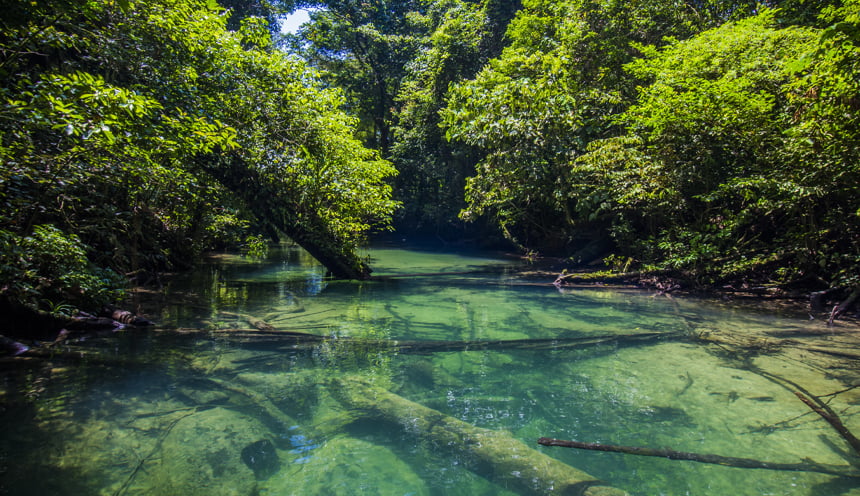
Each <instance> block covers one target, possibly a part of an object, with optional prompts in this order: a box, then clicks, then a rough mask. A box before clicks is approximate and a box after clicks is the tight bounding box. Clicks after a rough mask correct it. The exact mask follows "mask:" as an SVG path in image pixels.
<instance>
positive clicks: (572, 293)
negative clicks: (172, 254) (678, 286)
mask: <svg viewBox="0 0 860 496" xmlns="http://www.w3.org/2000/svg"><path fill="white" fill-rule="evenodd" d="M369 256H371V257H372V258H373V262H372V263H373V266H374V267H375V270H376V272H375V274H377V275H379V276H382V278H381V279H380V280H378V281H373V282H361V283H359V282H342V281H326V280H325V279H324V277H323V273H324V271H323V270H322V268H321V267H320V266H319V265H318V264H316V263H315V262H314V261H313V260H312V259H310V258H309V257H308V256H307V254H305V253H304V252H302V251H300V250H296V249H292V248H287V247H285V248H284V249H282V250H273V252H272V255H271V257H270V259H268V260H266V261H264V262H258V261H250V260H245V259H243V258H241V257H234V256H220V257H216V258H212V259H211V260H209V261H208V263H206V264H204V265H203V266H201V267H200V269H199V270H197V271H195V272H194V273H192V274H189V275H187V276H183V277H179V278H177V279H175V280H173V281H171V282H170V284H169V285H168V287H166V288H165V291H164V292H163V293H162V294H148V293H143V292H142V293H140V294H138V295H137V297H136V298H137V299H136V301H135V303H134V305H135V306H137V305H139V306H140V307H141V309H142V310H144V311H146V312H147V313H148V314H149V315H150V316H151V317H152V318H153V320H156V321H157V322H158V323H159V328H158V329H155V330H147V331H143V330H138V331H129V332H123V333H118V334H114V335H111V336H89V337H86V339H81V340H79V341H72V342H69V343H68V344H66V345H64V346H62V347H58V348H56V349H55V350H54V356H53V357H51V358H49V359H46V360H41V361H38V362H37V363H34V364H31V366H29V367H28V368H25V369H24V370H23V371H22V370H20V369H17V368H16V369H10V370H7V371H6V372H5V373H4V375H3V380H4V383H3V391H4V393H3V396H2V400H3V410H2V414H0V417H2V422H3V429H4V432H3V436H2V438H0V494H13V495H31V494H32V495H44V494H56V495H65V494H69V495H71V494H74V495H80V494H98V495H115V496H119V495H143V494H147V495H151V494H182V495H195V494H201V495H202V494H206V495H220V494H224V495H228V494H229V495H252V494H260V495H291V494H332V495H341V494H343V495H351V494H374V495H377V494H381V495H389V494H391V495H408V494H411V495H431V494H446V495H447V494H455V495H456V494H462V495H475V494H478V495H481V494H486V495H491V494H492V495H496V494H535V493H537V494H541V493H549V494H565V493H571V494H582V493H584V491H586V490H587V488H589V487H591V489H588V491H590V492H589V493H588V494H622V491H626V492H628V493H629V494H633V495H659V494H665V495H686V494H693V495H705V494H707V495H723V494H725V495H728V494H731V495H766V494H774V495H824V496H829V495H842V494H860V479H856V478H848V477H836V476H833V475H827V474H821V473H812V472H785V471H766V470H757V469H741V468H730V467H724V466H719V465H706V464H699V463H693V462H685V461H672V460H666V459H661V458H646V457H636V456H631V455H623V454H615V453H601V452H594V451H578V450H567V449H564V448H545V447H541V446H539V445H537V443H536V441H537V439H538V438H540V437H553V438H558V439H573V440H578V441H584V442H601V443H607V444H618V445H627V446H646V447H652V448H666V447H669V448H672V449H674V450H678V451H688V452H696V453H713V454H719V455H724V456H730V457H742V458H753V459H759V460H763V461H770V462H782V463H799V462H800V461H801V460H803V459H805V458H809V459H812V460H814V461H815V462H818V463H822V464H830V465H840V466H844V467H846V470H847V468H848V463H849V462H856V461H857V460H856V458H855V457H852V456H851V455H850V454H849V451H850V448H849V447H848V446H847V444H846V443H845V442H844V441H843V439H841V438H840V437H839V435H838V434H836V433H835V431H834V430H833V429H832V428H831V427H830V426H829V425H828V424H827V423H826V422H824V420H822V418H821V417H819V416H818V415H817V414H815V413H813V412H812V411H811V410H810V408H809V407H807V406H806V405H805V404H803V403H802V402H800V401H799V400H798V398H797V397H796V396H795V394H794V391H796V390H798V389H801V390H805V391H806V392H807V393H808V394H811V395H816V396H819V397H822V398H823V399H824V400H826V401H827V402H828V404H829V406H830V408H831V409H832V410H833V411H834V412H836V413H837V414H838V415H839V416H840V417H841V418H842V420H843V421H844V422H845V423H846V424H847V426H848V427H849V428H853V429H854V430H855V431H858V432H860V425H858V424H860V419H858V417H857V412H858V407H857V404H858V402H860V390H855V389H853V388H851V385H852V384H853V383H854V381H856V380H857V377H856V373H857V367H856V365H857V364H856V361H854V360H853V359H852V356H857V354H858V352H857V343H856V341H855V340H854V339H853V337H852V336H851V335H850V333H848V332H846V330H845V329H844V328H841V327H839V326H836V327H834V328H827V327H825V326H824V324H823V323H821V322H819V321H809V320H808V318H807V317H806V316H791V315H788V316H786V315H783V316H778V315H774V314H770V313H766V312H763V311H758V312H752V311H749V310H741V309H739V308H738V307H732V306H727V305H723V304H712V303H706V302H702V301H692V300H684V299H677V298H676V299H669V298H665V297H654V296H653V295H651V294H647V293H640V292H633V291H624V292H622V291H617V290H609V289H602V288H577V289H566V290H563V291H559V290H557V289H556V288H554V287H552V286H548V285H536V284H532V283H530V282H529V281H523V280H520V279H517V277H516V271H514V270H513V264H512V263H509V262H505V261H502V260H498V259H491V258H484V257H481V256H464V255H454V254H445V253H432V252H417V251H408V250H394V249H380V250H374V251H371V252H370V253H369ZM837 350H838V351H840V353H841V355H840V354H839V353H834V351H837ZM16 367H17V366H16ZM598 479H599V481H600V482H598ZM598 486H602V489H599V488H598ZM565 491H567V492H565ZM601 491H602V492H601Z"/></svg>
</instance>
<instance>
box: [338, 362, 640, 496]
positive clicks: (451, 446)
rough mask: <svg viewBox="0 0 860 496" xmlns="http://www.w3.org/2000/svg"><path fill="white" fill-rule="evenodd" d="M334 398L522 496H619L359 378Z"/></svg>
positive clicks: (504, 439)
mask: <svg viewBox="0 0 860 496" xmlns="http://www.w3.org/2000/svg"><path fill="white" fill-rule="evenodd" d="M330 389H331V390H332V392H333V394H334V396H335V398H337V399H338V400H339V401H341V403H343V404H344V405H345V406H347V407H348V408H350V409H353V410H358V411H360V412H362V413H363V414H364V415H366V416H368V417H371V418H373V419H375V420H382V421H384V422H387V423H390V424H393V425H398V426H400V427H402V428H403V429H404V431H405V432H407V433H410V434H413V435H415V436H417V437H419V438H420V439H422V440H427V441H429V442H431V443H432V444H433V445H434V446H438V447H439V448H442V449H447V450H451V451H453V452H454V453H455V454H456V455H457V456H459V457H461V458H462V459H464V461H465V462H466V466H467V467H468V468H469V469H471V470H474V471H475V472H476V473H478V474H479V475H481V476H483V477H485V478H487V479H489V480H491V481H493V482H495V483H497V484H499V485H501V486H503V487H509V488H515V490H518V491H521V492H522V493H524V494H565V495H567V494H570V495H578V496H579V495H581V496H598V495H601V496H623V495H625V494H627V493H625V492H624V491H621V490H620V489H616V488H611V487H607V486H603V485H601V483H600V481H599V480H598V479H596V478H595V477H593V476H591V475H589V474H587V473H585V472H583V471H581V470H579V469H576V468H574V467H571V466H570V465H567V464H565V463H562V462H561V461H559V460H556V459H555V458H551V457H549V456H547V455H545V454H543V453H541V452H539V451H537V450H534V449H532V448H530V447H528V446H527V445H526V444H525V443H523V442H522V441H519V440H517V439H514V438H513V437H511V436H510V435H509V434H505V433H503V432H499V431H494V430H490V429H483V428H480V427H475V426H474V425H471V424H469V423H466V422H463V421H462V420H459V419H456V418H453V417H449V416H447V415H445V414H443V413H441V412H439V411H436V410H433V409H431V408H427V407H425V406H423V405H420V404H418V403H415V402H412V401H409V400H407V399H406V398H403V397H402V396H398V395H396V394H394V393H392V392H390V391H388V390H386V389H382V388H379V387H375V386H373V385H371V384H367V383H366V382H363V381H361V380H359V379H355V378H349V379H337V380H333V381H332V382H331V384H330Z"/></svg>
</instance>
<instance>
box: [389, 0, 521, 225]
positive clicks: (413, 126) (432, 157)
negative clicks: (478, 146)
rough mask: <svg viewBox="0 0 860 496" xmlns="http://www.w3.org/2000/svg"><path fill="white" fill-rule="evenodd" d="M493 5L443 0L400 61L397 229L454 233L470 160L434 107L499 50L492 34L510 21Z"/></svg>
mask: <svg viewBox="0 0 860 496" xmlns="http://www.w3.org/2000/svg"><path fill="white" fill-rule="evenodd" d="M493 5H494V2H482V3H480V4H479V3H469V2H463V1H460V0H442V1H435V2H432V3H431V5H430V8H429V9H428V13H427V15H426V17H427V19H428V23H429V24H430V25H431V26H432V29H431V30H428V32H429V34H428V35H427V36H426V37H424V38H423V39H422V41H421V43H422V46H423V49H422V50H420V51H419V54H418V55H417V56H416V57H415V58H414V59H413V60H412V61H411V62H410V63H409V65H408V66H407V72H406V76H405V78H404V79H403V84H402V87H401V89H400V92H399V94H398V97H397V103H398V107H399V110H398V114H397V126H396V127H395V128H394V136H395V145H394V147H393V148H392V161H393V162H394V163H395V165H396V167H397V169H398V171H399V175H398V177H397V180H396V181H395V184H394V186H395V193H396V195H397V196H398V197H399V198H400V199H401V200H402V201H403V203H404V205H405V206H404V209H403V210H402V211H400V212H399V217H400V222H399V226H398V228H402V229H404V230H419V231H420V230H425V231H430V232H434V233H435V234H437V235H445V234H448V235H456V234H457V232H458V231H459V229H458V228H460V226H459V225H457V224H458V223H457V213H458V212H459V211H460V210H461V209H462V208H464V207H465V204H464V198H463V188H464V187H465V178H466V177H467V176H469V175H471V174H473V173H474V164H475V161H476V160H475V158H474V154H473V153H470V150H469V149H468V148H467V147H464V146H458V144H449V143H448V141H447V140H446V139H445V137H444V135H443V133H442V130H441V128H440V126H439V123H440V117H439V110H440V109H441V108H442V107H443V105H444V103H445V97H446V95H447V93H448V88H449V87H450V86H451V84H453V83H456V82H459V81H461V80H463V79H465V78H470V77H473V76H474V75H475V74H476V73H477V72H478V71H479V70H480V68H481V67H482V66H483V65H484V64H485V63H486V62H487V60H489V58H490V57H491V56H493V55H497V54H498V52H500V50H501V48H500V47H498V46H496V45H497V44H498V43H499V42H498V41H497V40H495V38H496V37H497V36H498V33H499V32H502V33H503V32H504V25H505V24H506V23H507V21H508V20H509V19H506V18H505V17H503V16H504V12H503V13H501V14H497V15H495V16H491V15H490V14H489V13H487V10H488V8H489V7H490V6H493ZM500 15H501V16H502V17H499V16H500ZM452 228H454V229H452ZM460 229H461V228H460Z"/></svg>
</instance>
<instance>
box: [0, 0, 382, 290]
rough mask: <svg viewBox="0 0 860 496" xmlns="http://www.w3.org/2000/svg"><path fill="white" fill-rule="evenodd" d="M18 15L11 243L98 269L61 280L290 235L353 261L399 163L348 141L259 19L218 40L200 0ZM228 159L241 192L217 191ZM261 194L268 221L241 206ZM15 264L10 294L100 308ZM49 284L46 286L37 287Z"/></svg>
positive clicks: (8, 66) (5, 60)
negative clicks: (311, 237)
mask: <svg viewBox="0 0 860 496" xmlns="http://www.w3.org/2000/svg"><path fill="white" fill-rule="evenodd" d="M29 4H30V3H29V2H23V1H22V2H18V3H14V5H13V7H12V9H11V12H12V15H10V16H9V17H8V18H6V19H5V20H4V23H3V24H4V25H3V28H4V29H3V30H2V34H0V53H2V58H0V82H2V85H0V160H2V161H3V164H4V165H3V167H2V169H0V205H2V207H3V210H2V213H0V229H2V230H3V231H4V232H5V233H7V235H8V236H11V237H12V238H9V239H33V240H36V241H34V243H42V242H44V243H49V242H51V243H53V244H55V245H57V246H61V247H63V250H66V251H69V250H71V247H76V248H75V249H76V250H79V252H75V253H76V255H75V256H76V257H78V255H80V254H83V255H81V256H84V257H85V259H86V260H89V261H90V262H92V264H94V265H88V264H83V262H82V261H81V260H82V259H80V257H78V258H75V260H76V262H75V264H76V265H75V266H74V268H69V272H68V273H69V274H78V275H81V274H86V273H87V271H89V272H88V273H89V274H91V275H92V276H93V277H95V278H96V279H97V280H102V281H103V282H104V280H105V279H104V278H103V277H102V276H101V275H100V274H99V273H98V271H97V269H95V268H93V267H112V268H115V269H117V270H118V271H122V272H127V271H134V270H138V269H145V270H158V269H162V268H165V267H169V266H174V267H177V266H178V267H182V266H185V265H187V264H188V263H190V262H191V261H192V260H193V259H194V257H195V256H196V255H197V254H199V252H200V251H201V250H204V249H211V248H214V247H223V246H228V245H233V246H237V247H238V246H240V245H241V244H243V243H245V242H247V240H248V239H251V240H253V241H254V242H253V243H251V244H252V245H253V246H254V247H256V248H259V246H260V242H259V241H260V239H261V238H259V235H260V234H261V233H262V234H265V235H267V236H273V235H276V234H277V233H276V231H275V229H278V228H280V229H283V228H284V226H286V225H289V226H290V227H294V228H295V229H296V232H301V231H302V230H303V229H304V230H315V232H316V234H317V235H318V236H320V237H321V238H324V239H326V240H330V241H327V242H329V243H332V244H335V245H340V246H338V248H337V249H339V250H342V253H344V254H349V253H350V249H351V247H352V246H354V243H356V242H357V241H359V240H360V239H361V237H362V234H363V233H364V232H365V231H366V230H367V229H369V228H370V227H371V226H372V225H383V226H384V225H385V224H386V222H387V219H388V217H389V216H390V215H391V212H392V210H393V209H394V207H395V206H396V204H395V203H394V202H392V201H391V199H390V187H389V186H388V185H387V184H385V183H384V180H385V178H386V177H387V176H389V175H391V174H393V169H392V168H391V166H390V164H388V163H387V162H384V161H381V160H380V159H379V157H378V154H376V153H375V152H373V151H371V150H367V149H365V148H363V147H362V146H361V144H360V142H359V141H358V140H357V139H355V138H354V137H353V135H354V129H355V127H354V126H355V121H354V120H353V119H352V118H350V117H347V116H346V115H344V114H343V113H342V112H341V111H340V110H339V109H340V108H341V107H342V106H343V102H344V100H343V96H342V94H341V93H340V92H339V91H337V90H332V89H325V88H323V86H322V84H321V83H320V82H319V79H318V77H317V75H316V74H315V73H314V72H313V71H311V70H309V69H308V68H307V67H306V66H305V65H304V64H303V63H301V62H299V61H297V60H295V59H294V58H291V57H290V56H288V55H286V54H284V53H282V52H280V51H276V50H274V48H273V44H272V40H271V37H270V36H269V33H268V31H267V24H266V21H264V20H262V19H259V18H254V17H245V18H243V20H241V22H240V23H239V26H238V28H237V29H236V31H229V30H227V29H226V25H225V17H224V16H223V15H222V14H221V13H222V9H221V8H220V7H219V6H218V5H217V3H215V2H207V1H202V0H200V1H198V0H159V1H154V2H123V3H113V2H87V3H83V4H77V3H75V4H69V3H66V2H63V1H61V0H54V1H48V2H39V3H38V5H37V6H34V7H33V8H29V7H28V5H29ZM226 157H230V159H229V160H225V158H226ZM231 161H232V162H236V163H238V164H239V165H240V166H241V168H242V170H243V171H245V172H246V176H247V179H246V180H245V181H244V182H243V183H241V184H239V183H237V182H235V181H229V182H226V183H225V182H224V179H225V178H226V175H227V173H226V172H225V171H224V170H219V167H222V166H225V164H227V163H230V162H231ZM232 172H233V171H232V169H231V171H230V173H232ZM251 178H256V180H257V181H260V182H259V183H258V184H255V183H254V182H253V181H252V180H251ZM262 182H265V184H262ZM255 188H256V189H261V190H262V189H266V190H267V191H268V192H269V198H267V201H270V202H271V204H272V206H273V209H272V213H268V212H265V211H261V210H255V209H254V208H253V205H250V204H249V203H248V202H249V199H252V195H251V194H250V193H251V192H252V191H254V190H255ZM275 210H277V212H279V214H278V215H281V216H280V217H279V218H277V219H274V218H273V216H275ZM305 217H309V218H313V219H314V221H313V222H311V223H309V224H308V225H303V224H302V222H303V221H302V219H303V218H305ZM318 219H322V222H318V221H317V220H318ZM35 226H53V227H51V229H53V231H50V233H53V234H52V235H51V236H50V237H48V236H47V233H49V231H46V230H45V229H47V227H40V228H38V229H37V228H36V227H35ZM63 239H65V240H68V243H65V244H63V243H61V242H60V241H62V240H63ZM25 244H26V243H25ZM13 245H14V243H11V242H9V243H6V244H5V246H4V248H5V249H6V250H5V251H4V253H5V252H6V251H8V250H11V249H12V248H11V247H12V246H13ZM26 246H28V248H27V249H28V250H31V251H33V250H36V251H35V253H42V252H39V251H38V250H37V248H36V247H35V245H32V243H31V245H26ZM39 249H41V250H45V249H46V248H39ZM9 253H11V252H9ZM40 256H41V255H40ZM10 257H11V258H8V259H7V260H6V263H5V264H4V267H6V269H4V270H8V271H11V272H9V274H11V275H10V277H12V276H14V277H15V280H16V281H17V282H15V284H19V286H15V288H13V289H14V291H13V290H10V292H9V293H8V294H7V296H10V297H15V298H16V299H20V300H27V301H28V302H33V301H38V300H39V299H40V298H41V297H42V296H44V297H45V298H47V299H49V300H51V301H52V302H54V304H61V303H60V302H64V301H71V300H73V299H77V300H80V301H84V300H86V299H87V298H89V299H90V300H91V301H95V300H99V299H103V295H102V294H101V293H99V292H98V291H99V290H98V289H97V288H96V285H95V284H94V283H93V281H95V280H96V279H93V280H85V279H80V278H79V279H75V280H72V279H68V278H62V277H60V276H61V274H60V273H59V272H56V271H55V272H51V271H50V270H48V269H46V268H45V267H49V266H50V264H41V265H39V267H40V268H39V269H38V270H36V269H32V270H31V269H30V268H28V267H30V266H29V265H26V264H25V265H20V266H18V267H17V268H15V267H16V264H24V263H25V259H24V258H21V257H17V256H11V255H10ZM37 258H38V257H37ZM43 269H44V270H43ZM33 271H35V272H33ZM30 272H33V273H34V274H47V275H41V276H38V277H36V276H32V277H31V276H29V275H28V274H30ZM55 276H56V279H55V280H54V282H53V283H52V284H56V285H58V286H57V287H56V288H55V287H54V286H53V285H46V284H45V283H44V282H40V281H41V279H39V278H40V277H41V278H47V279H51V278H52V277H55ZM70 277H71V276H70ZM81 277H83V276H81ZM106 287H108V286H106ZM79 293H80V294H79ZM48 295H50V296H48ZM78 296H80V298H78ZM45 298H41V299H45Z"/></svg>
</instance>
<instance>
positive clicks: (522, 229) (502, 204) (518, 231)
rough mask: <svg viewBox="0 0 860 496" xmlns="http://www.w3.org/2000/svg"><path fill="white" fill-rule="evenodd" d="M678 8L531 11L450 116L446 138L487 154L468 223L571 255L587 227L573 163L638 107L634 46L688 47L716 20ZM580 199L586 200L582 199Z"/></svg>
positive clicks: (579, 5) (610, 4) (598, 5)
mask: <svg viewBox="0 0 860 496" xmlns="http://www.w3.org/2000/svg"><path fill="white" fill-rule="evenodd" d="M700 14H702V13H701V12H698V11H695V10H692V9H691V10H684V9H681V10H679V9H678V8H677V6H676V5H675V4H674V3H672V2H658V3H653V2H648V3H645V2H641V3H633V4H630V3H629V2H616V1H613V0H605V1H601V2H585V1H566V2H549V1H537V0H532V1H527V2H524V9H523V10H522V11H520V12H519V14H518V15H517V17H516V18H515V20H514V21H513V23H512V24H511V26H510V28H509V31H508V36H509V37H510V39H511V46H509V47H507V48H506V49H505V50H504V52H503V53H502V55H501V57H499V58H498V59H495V60H493V61H491V62H490V64H489V65H488V66H487V67H485V68H484V69H483V70H482V71H481V72H480V73H479V74H478V75H477V77H476V78H475V79H474V80H472V81H466V82H463V83H461V84H459V85H457V86H456V87H455V88H454V89H453V90H452V92H451V93H450V96H449V99H448V105H447V107H446V108H445V109H443V111H442V113H443V124H444V125H445V127H446V132H447V137H448V138H449V139H451V140H454V141H458V142H463V143H466V144H469V145H471V146H474V147H477V148H479V149H481V150H482V151H483V154H484V155H483V156H484V158H483V160H482V161H481V162H480V164H479V165H478V168H477V174H476V175H475V176H474V177H473V178H470V179H469V181H468V185H467V188H466V194H467V199H468V201H469V206H468V208H466V209H465V210H464V211H463V213H462V216H463V217H464V218H466V219H472V218H475V217H478V216H481V215H485V214H487V215H491V216H493V217H494V218H496V219H497V220H498V222H499V223H500V224H501V225H502V226H503V228H504V229H505V231H506V232H507V233H508V234H509V236H510V237H511V238H513V239H514V240H515V241H517V242H519V243H520V244H522V245H524V246H532V247H539V248H540V249H541V250H542V251H548V252H555V253H564V252H566V251H568V250H569V249H570V248H571V247H572V246H575V245H576V244H577V243H578V242H579V241H578V238H580V237H581V233H583V232H588V233H589V234H588V236H591V235H593V234H595V233H596V232H599V231H601V230H602V229H604V226H603V225H602V224H601V223H595V222H592V221H588V222H585V224H587V225H583V222H582V217H578V216H575V215H574V212H573V211H574V210H577V209H581V208H582V203H583V202H585V203H589V204H596V205H600V204H602V203H603V200H602V199H601V198H600V197H593V198H591V199H580V198H576V195H575V193H576V192H575V191H571V188H570V186H571V184H573V185H576V184H577V183H579V182H580V181H581V179H580V178H577V177H571V175H570V167H569V165H568V164H569V163H570V162H571V161H572V160H573V159H575V158H576V157H577V156H579V155H580V154H582V153H583V152H584V151H585V149H586V147H587V146H588V144H589V143H590V142H591V141H593V140H596V139H601V138H606V137H609V136H612V135H614V134H616V133H617V129H618V128H617V126H616V124H615V122H614V120H613V116H614V115H616V114H617V113H618V112H620V111H622V110H624V109H625V108H626V106H627V105H629V104H630V103H632V101H633V100H634V98H635V94H634V92H633V90H634V88H635V87H636V85H637V84H639V79H638V78H636V77H632V76H631V75H630V74H629V73H627V72H625V71H624V64H625V63H627V62H630V61H632V60H633V55H634V53H635V52H633V51H632V50H631V47H630V44H631V42H639V43H661V42H662V40H663V37H664V36H669V35H672V36H676V37H686V36H689V35H690V34H692V33H693V32H695V29H697V28H698V27H699V26H701V25H706V24H707V22H708V17H707V16H706V15H700ZM577 192H578V191H577Z"/></svg>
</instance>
